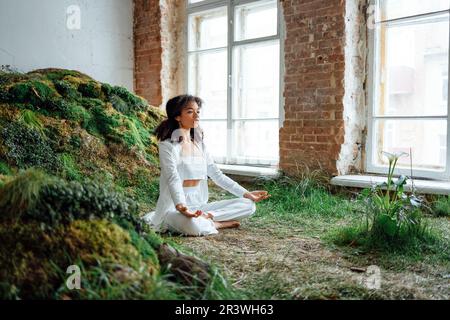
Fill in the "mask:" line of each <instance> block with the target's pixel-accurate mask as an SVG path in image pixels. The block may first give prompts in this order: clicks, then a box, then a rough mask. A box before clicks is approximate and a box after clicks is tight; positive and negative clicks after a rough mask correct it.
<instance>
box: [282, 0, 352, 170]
mask: <svg viewBox="0 0 450 320" xmlns="http://www.w3.org/2000/svg"><path fill="white" fill-rule="evenodd" d="M282 5H283V11H284V15H285V22H286V30H285V32H286V39H285V44H284V45H285V56H284V58H285V78H284V82H285V88H284V94H283V96H284V98H285V115H284V116H285V117H284V118H285V121H284V123H283V128H282V129H280V168H281V169H282V170H283V171H285V172H286V173H287V174H296V173H298V172H297V170H299V169H298V168H299V167H300V168H301V167H302V166H303V165H307V166H308V167H309V168H310V169H312V168H323V169H324V170H326V171H327V172H328V173H330V174H335V173H337V168H336V159H337V158H338V156H339V152H340V146H341V144H342V142H343V127H344V122H343V119H342V114H343V103H342V98H343V95H344V87H343V86H344V85H343V79H344V49H343V47H344V40H345V39H344V30H345V19H344V15H345V5H344V1H341V0H298V1H289V0H284V1H282ZM294 129H295V130H294Z"/></svg>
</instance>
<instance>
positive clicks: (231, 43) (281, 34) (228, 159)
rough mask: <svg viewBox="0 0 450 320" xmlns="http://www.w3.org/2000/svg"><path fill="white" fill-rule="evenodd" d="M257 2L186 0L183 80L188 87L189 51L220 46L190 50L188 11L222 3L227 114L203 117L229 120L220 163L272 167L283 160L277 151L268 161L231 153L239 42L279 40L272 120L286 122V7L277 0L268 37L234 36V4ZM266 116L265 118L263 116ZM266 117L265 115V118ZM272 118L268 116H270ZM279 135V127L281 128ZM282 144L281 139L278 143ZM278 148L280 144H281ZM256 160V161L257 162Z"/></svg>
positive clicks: (217, 159)
mask: <svg viewBox="0 0 450 320" xmlns="http://www.w3.org/2000/svg"><path fill="white" fill-rule="evenodd" d="M254 2H258V0H204V1H201V2H199V3H193V4H189V0H185V8H186V23H185V27H184V35H185V40H186V41H185V47H184V56H185V59H186V72H185V75H184V84H185V88H186V89H187V88H188V87H189V70H188V63H189V53H191V52H208V51H214V50H217V48H213V49H205V50H195V51H189V37H190V35H189V15H190V14H193V13H197V12H202V11H206V10H211V9H216V8H219V7H226V8H227V17H228V21H227V22H228V23H227V35H228V39H227V47H226V49H227V78H228V79H227V118H226V120H225V119H202V120H205V121H224V120H225V121H226V123H227V146H226V148H227V153H226V156H225V157H213V158H214V160H215V161H216V162H217V163H220V164H227V165H248V166H258V167H273V166H278V165H279V162H280V155H278V159H276V160H274V161H270V162H268V161H265V162H264V163H260V161H259V160H257V161H250V162H249V161H247V162H246V163H241V162H235V161H233V160H232V159H233V158H236V159H237V158H238V157H233V156H232V136H233V129H232V128H233V127H234V125H233V122H236V121H239V119H233V115H232V109H233V105H232V103H233V101H232V100H233V89H234V88H233V73H232V71H233V49H234V48H235V47H237V46H239V45H245V44H252V43H263V42H268V41H273V40H278V41H279V57H280V61H279V66H280V70H279V83H278V85H279V91H278V92H279V97H278V99H279V103H278V106H279V110H278V118H273V119H272V118H271V119H272V120H278V129H280V128H281V127H282V126H283V122H284V99H283V89H284V73H285V71H284V67H285V65H284V39H285V28H284V15H283V7H282V5H281V2H280V1H279V0H276V3H277V33H276V34H275V35H272V36H267V37H259V38H253V39H247V40H239V41H235V40H234V9H235V7H237V6H239V5H243V4H250V3H254ZM245 120H247V121H252V120H260V119H259V118H258V119H257V118H245ZM261 120H263V119H261ZM264 120H265V119H264ZM267 120H269V119H267ZM277 134H278V136H279V131H278V133H277ZM278 144H279V143H278ZM278 148H279V145H278ZM254 162H257V163H254Z"/></svg>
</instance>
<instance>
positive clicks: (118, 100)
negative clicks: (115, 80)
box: [102, 84, 148, 115]
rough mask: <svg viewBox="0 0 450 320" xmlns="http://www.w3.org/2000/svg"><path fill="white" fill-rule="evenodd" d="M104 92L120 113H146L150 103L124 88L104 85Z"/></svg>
mask: <svg viewBox="0 0 450 320" xmlns="http://www.w3.org/2000/svg"><path fill="white" fill-rule="evenodd" d="M102 91H103V92H104V93H105V95H106V96H107V98H108V99H109V101H110V102H111V103H112V105H113V107H114V109H116V110H117V111H119V112H120V113H123V114H126V115H131V114H134V113H136V112H139V111H144V110H146V109H147V107H148V103H147V102H146V101H145V100H143V99H142V98H140V97H138V96H136V95H134V94H133V93H131V92H130V91H128V90H127V89H126V88H124V87H120V86H114V87H112V86H110V85H107V84H103V85H102Z"/></svg>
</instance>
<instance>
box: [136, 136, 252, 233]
mask: <svg viewBox="0 0 450 320" xmlns="http://www.w3.org/2000/svg"><path fill="white" fill-rule="evenodd" d="M199 147H201V148H200V149H201V155H199V156H197V155H196V156H184V155H182V145H181V143H179V142H176V141H171V140H170V139H167V140H164V141H161V142H160V143H159V161H160V166H161V176H160V179H159V198H158V202H157V203H156V210H155V211H152V212H149V213H148V214H146V215H145V216H144V220H145V221H147V222H148V223H149V224H150V226H152V227H153V228H154V229H155V230H156V231H166V230H171V231H175V232H179V233H182V234H186V235H196V236H201V235H209V234H216V233H218V231H217V229H216V228H215V227H214V221H228V220H240V219H242V218H245V217H248V216H250V215H251V214H253V213H254V212H255V210H256V206H255V203H254V202H253V201H252V200H250V199H246V198H243V195H244V194H245V193H246V192H248V191H247V190H246V189H245V188H243V187H242V186H240V185H239V184H238V183H237V182H235V181H233V180H232V179H230V178H229V177H227V176H226V175H224V174H223V173H222V171H221V170H220V169H219V168H218V167H217V165H216V164H215V163H214V160H213V159H212V157H211V156H210V154H209V153H208V151H207V150H206V147H205V144H204V143H203V142H202V143H201V146H199ZM208 177H210V178H211V179H212V180H213V181H214V182H215V183H216V184H217V185H218V186H220V187H222V188H223V189H225V190H227V191H228V192H230V193H232V194H234V195H235V196H237V197H239V198H235V199H229V200H222V201H217V202H212V203H208V180H207V179H208ZM191 179H199V180H200V183H199V184H198V185H197V186H196V187H183V184H182V183H183V180H191ZM180 203H182V204H185V205H186V206H187V208H188V209H189V210H190V211H192V212H195V211H196V210H202V211H203V212H204V213H206V212H210V213H211V214H212V215H213V220H211V219H207V218H206V217H204V216H200V217H197V218H188V217H186V216H184V215H183V214H181V213H180V212H179V211H178V210H176V209H175V205H177V204H180Z"/></svg>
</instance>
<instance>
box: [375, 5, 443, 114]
mask: <svg viewBox="0 0 450 320" xmlns="http://www.w3.org/2000/svg"><path fill="white" fill-rule="evenodd" d="M428 22H429V23H423V24H422V23H421V24H414V25H403V26H390V27H384V26H383V27H381V29H380V40H381V41H384V43H385V45H383V44H381V45H380V46H381V48H384V52H381V53H380V57H379V58H378V59H380V60H379V62H380V65H379V67H380V68H381V70H383V72H379V73H378V75H381V76H379V77H378V83H379V85H378V86H377V88H378V90H379V91H378V95H379V97H380V98H379V99H378V102H377V110H376V112H375V113H376V114H378V115H444V116H445V115H446V114H447V97H448V86H446V84H447V81H448V80H447V79H448V75H447V74H448V60H449V57H448V54H449V52H448V48H449V41H448V39H449V21H448V14H447V15H445V16H443V17H442V19H441V20H440V21H436V20H435V18H433V20H428Z"/></svg>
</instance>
